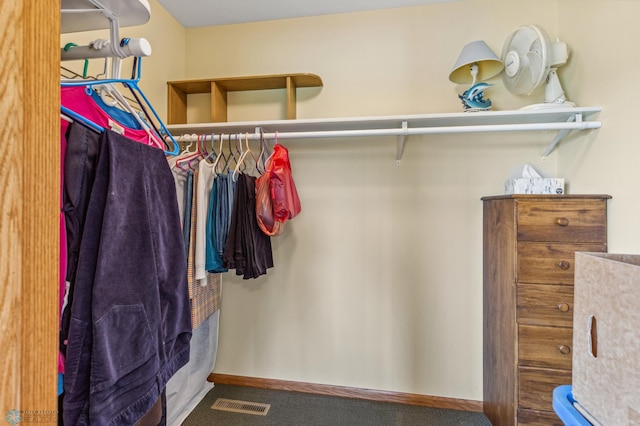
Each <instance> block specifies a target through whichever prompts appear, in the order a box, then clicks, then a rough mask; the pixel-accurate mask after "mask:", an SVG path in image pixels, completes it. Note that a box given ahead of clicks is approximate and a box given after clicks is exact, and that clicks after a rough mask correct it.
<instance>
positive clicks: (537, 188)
mask: <svg viewBox="0 0 640 426" xmlns="http://www.w3.org/2000/svg"><path fill="white" fill-rule="evenodd" d="M504 193H505V194H507V195H509V194H558V195H560V194H564V179H561V178H515V179H509V180H507V181H506V182H505V183H504Z"/></svg>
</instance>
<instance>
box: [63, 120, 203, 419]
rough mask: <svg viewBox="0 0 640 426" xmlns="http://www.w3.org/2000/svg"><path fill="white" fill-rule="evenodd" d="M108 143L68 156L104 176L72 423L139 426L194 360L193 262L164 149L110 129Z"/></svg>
mask: <svg viewBox="0 0 640 426" xmlns="http://www.w3.org/2000/svg"><path fill="white" fill-rule="evenodd" d="M69 143H70V144H71V139H70V140H69ZM98 145H99V146H98V148H99V149H98V152H97V155H96V156H95V158H88V157H86V156H84V157H82V158H84V160H82V159H81V158H73V159H72V157H75V156H76V155H77V156H82V155H83V154H82V153H81V154H74V151H71V152H69V151H68V152H67V155H66V157H67V160H70V164H77V165H78V168H79V169H82V165H83V164H84V169H83V170H92V173H93V174H94V178H93V185H92V187H91V190H90V194H89V201H88V203H87V206H86V216H85V218H84V227H83V230H82V236H81V243H80V251H79V256H78V261H77V267H76V274H75V277H74V279H75V285H74V290H73V298H72V300H71V301H70V305H69V306H70V312H71V315H70V321H69V330H68V345H67V348H66V365H65V370H66V374H65V376H64V385H65V394H64V397H63V419H64V424H65V425H75V424H100V425H120V424H134V423H135V422H136V421H138V420H139V419H140V418H141V417H142V416H143V415H144V414H145V413H147V412H149V410H150V409H151V408H152V407H153V406H154V404H156V402H157V401H158V398H159V397H160V395H161V393H162V391H163V389H164V387H165V384H166V382H167V381H168V380H169V378H170V377H171V376H172V375H173V374H174V373H175V372H176V371H177V370H178V369H179V368H180V367H182V366H183V365H184V364H185V363H186V362H187V361H188V359H189V340H190V338H191V315H190V309H189V308H190V306H189V298H188V289H187V284H186V259H185V253H184V245H183V242H182V239H181V232H180V221H179V214H178V208H177V202H176V192H175V185H174V181H173V177H172V175H171V172H170V170H169V167H168V164H167V161H166V159H165V157H164V153H163V151H162V150H159V149H156V148H153V147H150V146H147V145H145V144H141V143H137V142H134V141H132V140H129V139H128V138H125V137H123V136H121V135H118V134H116V133H114V132H111V131H110V130H106V131H105V132H104V133H102V134H101V135H100V138H99V144H98ZM70 178H71V176H67V175H65V180H67V179H70ZM81 204H82V203H81Z"/></svg>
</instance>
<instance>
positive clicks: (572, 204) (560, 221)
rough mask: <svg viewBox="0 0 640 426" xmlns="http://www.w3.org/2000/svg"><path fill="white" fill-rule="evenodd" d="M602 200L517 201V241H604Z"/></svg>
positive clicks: (604, 222) (605, 221)
mask: <svg viewBox="0 0 640 426" xmlns="http://www.w3.org/2000/svg"><path fill="white" fill-rule="evenodd" d="M606 218H607V210H606V201H605V200H556V201H539V200H538V201H527V200H518V204H517V224H518V241H560V242H598V243H605V242H606V241H607V227H606V223H607V220H606Z"/></svg>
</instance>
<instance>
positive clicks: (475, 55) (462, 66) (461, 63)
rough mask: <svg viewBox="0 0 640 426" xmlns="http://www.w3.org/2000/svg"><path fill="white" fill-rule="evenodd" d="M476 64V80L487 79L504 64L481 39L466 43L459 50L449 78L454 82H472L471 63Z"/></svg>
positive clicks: (500, 69) (496, 72)
mask: <svg viewBox="0 0 640 426" xmlns="http://www.w3.org/2000/svg"><path fill="white" fill-rule="evenodd" d="M472 64H477V65H478V76H477V78H476V79H477V80H478V81H483V80H487V79H489V78H491V77H493V76H494V75H497V74H498V73H499V72H500V71H502V69H503V68H504V65H503V64H502V61H501V60H500V59H499V58H498V57H497V56H496V54H495V53H493V51H492V50H491V49H490V48H489V46H487V44H486V43H485V42H484V41H482V40H477V41H472V42H471V43H467V44H466V45H465V46H464V47H463V48H462V52H460V56H458V60H457V61H456V64H455V65H454V66H453V69H452V70H451V74H449V80H451V81H452V82H454V83H459V84H464V83H472V82H473V75H472V74H471V70H470V68H471V65H472Z"/></svg>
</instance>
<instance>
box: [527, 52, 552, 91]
mask: <svg viewBox="0 0 640 426" xmlns="http://www.w3.org/2000/svg"><path fill="white" fill-rule="evenodd" d="M527 62H528V63H529V67H528V68H529V70H530V72H531V84H532V87H531V91H533V90H534V89H535V88H536V87H538V86H539V85H540V83H542V81H543V80H544V79H545V77H546V74H547V73H546V67H547V64H546V63H545V62H544V61H543V60H542V57H541V56H540V54H539V53H538V52H529V53H527Z"/></svg>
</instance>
